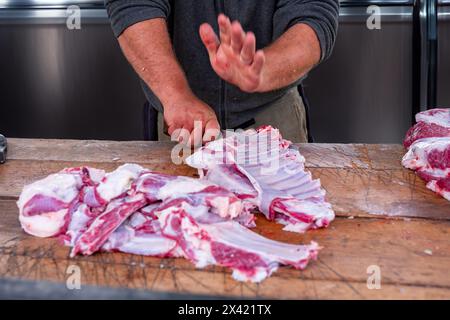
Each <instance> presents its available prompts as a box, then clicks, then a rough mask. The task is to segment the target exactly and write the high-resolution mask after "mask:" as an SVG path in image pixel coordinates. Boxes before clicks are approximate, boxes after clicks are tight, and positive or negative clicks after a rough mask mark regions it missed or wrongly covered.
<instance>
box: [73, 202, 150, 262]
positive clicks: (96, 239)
mask: <svg viewBox="0 0 450 320" xmlns="http://www.w3.org/2000/svg"><path fill="white" fill-rule="evenodd" d="M146 203H147V202H146V200H145V197H144V195H142V194H136V195H134V196H127V197H124V198H119V199H116V200H113V201H111V203H110V204H109V205H108V207H107V208H106V210H105V212H103V213H102V214H100V215H99V216H98V217H96V218H95V220H94V221H93V222H92V223H91V224H90V226H89V228H88V229H87V230H86V231H85V232H84V233H83V234H82V235H81V236H80V237H79V238H78V239H77V241H76V242H75V246H74V247H73V249H72V252H71V253H70V256H71V257H74V256H76V255H77V254H83V255H91V254H93V253H94V252H97V251H98V250H99V249H100V248H101V247H102V245H103V244H104V243H105V242H106V240H108V237H109V236H110V235H111V234H112V233H113V232H114V231H115V230H116V229H117V228H118V227H119V226H120V225H121V224H122V223H123V222H124V221H125V220H126V219H127V218H128V217H129V216H130V215H132V214H133V213H134V212H136V211H138V210H139V209H141V208H142V207H144V206H145V205H146Z"/></svg>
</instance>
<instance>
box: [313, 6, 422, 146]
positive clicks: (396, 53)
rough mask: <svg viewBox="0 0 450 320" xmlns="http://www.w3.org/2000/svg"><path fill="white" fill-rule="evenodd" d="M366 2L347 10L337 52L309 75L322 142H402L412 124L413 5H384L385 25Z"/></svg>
mask: <svg viewBox="0 0 450 320" xmlns="http://www.w3.org/2000/svg"><path fill="white" fill-rule="evenodd" d="M366 8H367V6H365V7H357V8H345V10H346V11H345V10H343V13H342V16H341V19H340V26H339V34H338V38H337V42H336V46H335V49H334V52H333V55H332V57H331V58H330V59H329V60H328V61H326V62H324V63H323V64H322V65H320V66H319V67H318V68H317V69H316V70H314V71H313V72H311V74H310V76H309V77H308V78H307V79H306V80H305V91H306V94H307V96H308V98H309V100H310V105H311V110H310V112H311V129H312V131H313V135H314V138H315V140H316V142H344V143H346V142H361V143H363V142H364V143H399V142H401V141H402V139H403V137H404V134H405V132H406V131H407V130H408V128H409V127H410V125H411V114H412V67H411V66H412V31H413V26H412V7H410V6H406V7H381V30H369V29H368V28H367V27H366V20H367V18H368V14H367V13H366Z"/></svg>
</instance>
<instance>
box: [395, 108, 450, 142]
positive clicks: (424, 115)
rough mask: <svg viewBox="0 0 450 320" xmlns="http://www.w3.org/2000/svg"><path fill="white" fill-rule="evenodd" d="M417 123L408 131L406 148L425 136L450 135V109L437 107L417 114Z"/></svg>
mask: <svg viewBox="0 0 450 320" xmlns="http://www.w3.org/2000/svg"><path fill="white" fill-rule="evenodd" d="M416 121H417V123H416V125H415V126H413V127H412V128H411V129H409V130H408V132H407V133H406V137H405V140H404V142H403V145H404V146H405V148H406V149H409V147H410V146H411V145H412V144H413V143H414V142H415V141H417V140H419V139H424V138H436V137H450V109H449V108H437V109H430V110H427V111H423V112H420V113H418V114H417V115H416Z"/></svg>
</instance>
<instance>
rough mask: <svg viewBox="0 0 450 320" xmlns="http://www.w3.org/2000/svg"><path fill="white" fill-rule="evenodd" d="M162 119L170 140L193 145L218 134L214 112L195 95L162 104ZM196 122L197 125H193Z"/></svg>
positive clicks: (214, 137)
mask: <svg viewBox="0 0 450 320" xmlns="http://www.w3.org/2000/svg"><path fill="white" fill-rule="evenodd" d="M164 121H165V122H166V124H167V127H168V133H169V135H170V136H171V139H172V141H174V140H175V141H179V142H181V143H188V144H191V145H194V146H195V147H197V146H201V145H202V143H206V142H209V141H212V140H215V139H216V138H218V137H219V135H220V125H219V122H218V121H217V117H216V114H215V113H214V110H212V109H211V108H210V107H209V106H208V105H207V104H206V103H204V102H203V101H201V100H200V99H198V98H196V97H195V96H190V97H183V98H182V99H178V100H175V101H172V102H170V103H167V104H166V105H165V106H164ZM196 122H197V126H195V127H194V125H195V124H196Z"/></svg>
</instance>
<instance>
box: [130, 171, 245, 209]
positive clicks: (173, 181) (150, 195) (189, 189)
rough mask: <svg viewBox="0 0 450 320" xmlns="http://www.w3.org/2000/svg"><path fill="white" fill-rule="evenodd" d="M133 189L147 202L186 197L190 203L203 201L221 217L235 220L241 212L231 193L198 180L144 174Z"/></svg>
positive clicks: (238, 202)
mask: <svg viewBox="0 0 450 320" xmlns="http://www.w3.org/2000/svg"><path fill="white" fill-rule="evenodd" d="M133 188H134V190H135V192H137V193H142V194H144V195H145V197H146V198H147V200H148V201H149V202H155V201H161V200H166V199H168V198H177V197H180V196H182V197H186V196H188V197H190V199H191V200H192V201H205V202H206V203H205V204H206V205H208V206H209V207H211V208H212V210H213V211H214V212H216V213H217V214H218V215H219V216H221V217H231V218H236V217H237V216H238V215H239V214H240V213H241V211H242V204H241V201H240V199H239V198H238V197H236V195H234V194H233V193H232V192H230V191H228V190H226V189H224V188H222V187H219V186H217V185H214V184H213V183H211V182H208V181H203V180H199V179H193V178H189V177H182V176H170V175H165V174H160V173H155V172H144V173H143V174H142V175H141V176H140V177H139V178H138V179H137V180H136V183H135V184H134V185H133Z"/></svg>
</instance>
